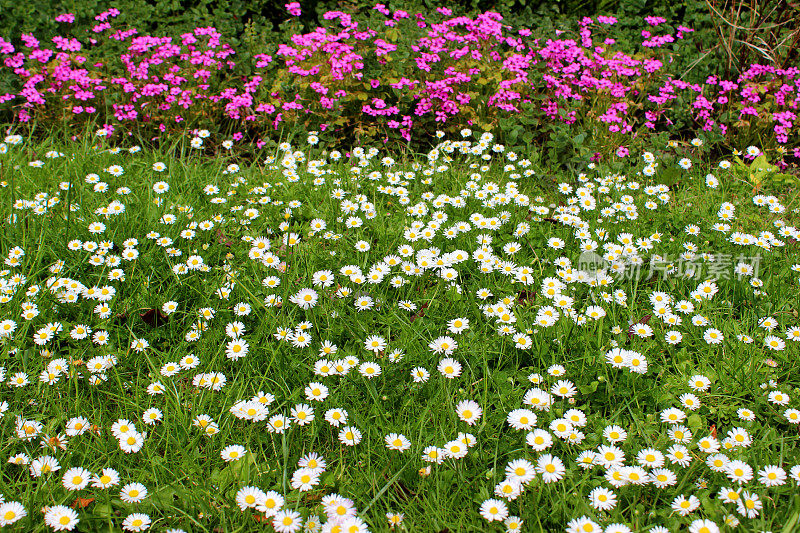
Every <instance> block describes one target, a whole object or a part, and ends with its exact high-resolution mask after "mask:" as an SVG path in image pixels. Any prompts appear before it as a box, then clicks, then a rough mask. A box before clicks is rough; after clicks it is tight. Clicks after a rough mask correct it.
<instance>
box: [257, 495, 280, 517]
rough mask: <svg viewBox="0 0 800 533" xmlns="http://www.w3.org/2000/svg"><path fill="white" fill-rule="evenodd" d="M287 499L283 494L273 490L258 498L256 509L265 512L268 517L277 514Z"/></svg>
mask: <svg viewBox="0 0 800 533" xmlns="http://www.w3.org/2000/svg"><path fill="white" fill-rule="evenodd" d="M285 501H286V500H284V498H283V496H281V495H280V494H278V493H277V492H275V491H274V490H271V491H269V492H267V493H266V494H264V495H263V497H261V498H259V499H258V500H256V510H257V511H258V512H260V513H264V515H265V516H267V517H270V516H275V513H277V512H278V511H280V510H281V508H282V507H283V504H284V503H285Z"/></svg>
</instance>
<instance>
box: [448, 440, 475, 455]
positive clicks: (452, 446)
mask: <svg viewBox="0 0 800 533" xmlns="http://www.w3.org/2000/svg"><path fill="white" fill-rule="evenodd" d="M444 451H445V453H446V454H447V457H450V458H452V459H461V458H462V457H464V456H466V455H467V452H468V451H469V447H468V446H467V445H466V444H464V443H463V442H461V441H460V440H458V439H456V440H451V441H450V442H448V443H446V444H445V445H444Z"/></svg>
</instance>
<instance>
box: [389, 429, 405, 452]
mask: <svg viewBox="0 0 800 533" xmlns="http://www.w3.org/2000/svg"><path fill="white" fill-rule="evenodd" d="M384 441H385V442H386V447H387V448H389V449H390V450H397V451H399V452H404V451H406V450H408V449H409V448H411V441H409V440H408V439H407V438H406V437H405V436H404V435H401V434H399V433H389V434H388V435H386V437H385V438H384Z"/></svg>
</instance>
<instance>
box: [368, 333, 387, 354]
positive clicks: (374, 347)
mask: <svg viewBox="0 0 800 533" xmlns="http://www.w3.org/2000/svg"><path fill="white" fill-rule="evenodd" d="M364 349H366V350H367V351H371V352H374V353H378V352H382V351H384V350H385V349H386V339H384V338H383V337H379V336H377V335H371V336H369V337H367V338H366V340H365V341H364Z"/></svg>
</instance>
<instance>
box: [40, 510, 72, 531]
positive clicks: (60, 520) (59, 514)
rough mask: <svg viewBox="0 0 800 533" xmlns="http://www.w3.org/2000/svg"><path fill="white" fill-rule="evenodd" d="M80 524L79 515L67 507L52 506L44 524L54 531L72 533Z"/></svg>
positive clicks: (46, 514)
mask: <svg viewBox="0 0 800 533" xmlns="http://www.w3.org/2000/svg"><path fill="white" fill-rule="evenodd" d="M78 522H79V520H78V513H77V512H75V511H74V510H73V509H70V508H69V507H67V506H66V505H53V506H50V507H48V508H47V511H46V512H45V513H44V523H45V524H47V525H48V526H49V527H52V528H53V530H54V531H72V530H73V529H75V526H76V525H78Z"/></svg>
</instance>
